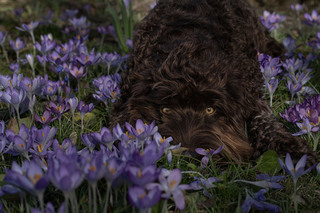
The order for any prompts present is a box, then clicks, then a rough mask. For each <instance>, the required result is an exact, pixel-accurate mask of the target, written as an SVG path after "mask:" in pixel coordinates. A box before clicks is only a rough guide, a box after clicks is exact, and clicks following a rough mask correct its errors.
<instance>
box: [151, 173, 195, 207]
mask: <svg viewBox="0 0 320 213" xmlns="http://www.w3.org/2000/svg"><path fill="white" fill-rule="evenodd" d="M181 179H182V176H181V170H180V169H174V170H172V171H171V172H170V173H169V175H168V177H165V175H164V174H163V173H161V174H160V175H159V184H157V183H154V184H148V186H147V188H149V189H152V188H154V187H155V186H158V187H159V189H160V190H161V191H162V192H163V193H162V195H161V197H162V198H165V199H170V198H171V196H173V200H174V203H175V205H176V207H177V208H178V209H179V210H183V209H184V207H185V201H184V195H183V192H182V191H183V190H186V189H190V186H189V185H185V184H180V182H181Z"/></svg>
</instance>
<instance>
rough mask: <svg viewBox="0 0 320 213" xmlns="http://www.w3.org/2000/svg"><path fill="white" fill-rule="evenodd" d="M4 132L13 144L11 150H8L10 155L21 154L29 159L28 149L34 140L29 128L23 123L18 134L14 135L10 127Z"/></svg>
mask: <svg viewBox="0 0 320 213" xmlns="http://www.w3.org/2000/svg"><path fill="white" fill-rule="evenodd" d="M5 134H6V136H7V138H8V140H9V142H11V143H12V144H13V146H12V150H10V151H9V152H10V153H11V154H12V155H19V154H20V155H22V156H24V157H25V158H27V159H29V154H28V152H29V149H30V147H31V146H32V144H33V142H34V137H33V135H32V134H31V132H30V129H29V128H28V127H26V126H25V125H24V124H22V125H21V127H20V131H19V133H18V135H15V134H14V133H13V132H12V131H11V130H10V129H6V131H5Z"/></svg>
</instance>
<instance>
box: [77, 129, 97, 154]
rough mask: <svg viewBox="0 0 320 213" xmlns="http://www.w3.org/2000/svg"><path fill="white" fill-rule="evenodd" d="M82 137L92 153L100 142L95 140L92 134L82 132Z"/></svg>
mask: <svg viewBox="0 0 320 213" xmlns="http://www.w3.org/2000/svg"><path fill="white" fill-rule="evenodd" d="M80 137H81V140H82V142H83V143H84V144H85V145H86V147H87V148H88V149H89V151H90V153H92V152H93V149H94V148H95V147H96V146H97V144H98V142H97V141H96V140H93V138H92V136H90V135H88V134H82V135H81V136H80Z"/></svg>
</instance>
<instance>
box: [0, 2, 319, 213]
mask: <svg viewBox="0 0 320 213" xmlns="http://www.w3.org/2000/svg"><path fill="white" fill-rule="evenodd" d="M36 2H38V1H30V2H29V3H30V4H28V3H24V2H23V1H20V2H19V1H18V3H16V4H18V5H16V4H15V3H12V2H7V3H6V4H5V5H4V7H2V9H1V10H0V11H1V12H3V14H5V15H3V14H2V15H0V22H1V23H2V24H1V25H2V26H0V30H1V31H4V29H5V30H7V31H8V32H9V38H8V40H9V39H15V38H16V37H22V38H23V39H24V40H25V41H28V43H29V46H28V47H27V48H25V49H24V50H22V52H21V53H20V55H21V56H23V55H25V54H26V53H29V52H31V51H32V47H31V45H30V38H29V35H28V34H27V33H24V32H20V31H17V30H15V26H19V25H21V23H27V22H29V21H31V20H37V19H38V18H40V17H41V14H42V12H43V11H46V10H47V9H48V7H50V8H53V9H54V14H55V18H54V19H53V24H49V25H46V26H42V27H39V28H38V29H36V30H35V34H36V40H37V41H39V40H40V35H42V34H47V33H52V34H53V37H54V38H55V39H56V40H58V41H61V42H62V43H64V42H66V41H67V38H68V37H67V36H66V35H64V34H62V33H61V29H62V27H63V26H64V24H63V23H62V22H61V20H59V18H58V15H59V12H60V11H61V10H62V9H60V7H59V4H60V3H61V4H62V8H69V7H71V8H73V9H75V8H77V7H79V6H83V5H85V4H86V3H87V2H86V1H80V3H77V2H76V1H70V2H65V1H61V0H59V1H56V2H55V3H51V1H41V3H36ZM58 3H59V4H58ZM112 3H114V2H112ZM141 4H142V1H137V3H135V5H134V7H133V8H134V9H137V10H138V9H140V6H141ZM92 5H93V7H92V9H91V11H90V12H89V13H87V12H85V11H84V9H83V8H82V7H81V11H80V13H83V14H86V15H88V17H89V20H90V21H91V22H92V25H91V28H92V29H93V30H92V32H91V33H90V36H89V39H88V43H87V46H88V49H89V50H91V49H92V48H96V49H97V48H98V45H99V44H100V35H99V34H98V33H97V32H96V31H95V30H94V29H95V27H96V26H100V25H102V24H106V23H110V18H109V17H108V16H107V15H106V13H105V11H106V10H105V7H106V4H105V2H103V1H98V0H96V1H94V2H93V3H92ZM113 5H115V4H113ZM18 6H23V7H24V8H25V10H26V12H25V13H24V14H23V16H22V18H20V19H18V18H17V17H15V16H14V15H13V13H12V12H11V11H12V8H17V7H18ZM33 7H34V8H33ZM59 10H60V11H59ZM145 12H146V11H145V10H142V11H139V13H137V15H136V16H135V20H136V21H137V20H138V19H140V18H141V16H142V15H141V14H145ZM288 29H289V30H288ZM290 29H291V28H285V29H284V28H282V29H281V30H280V32H279V34H278V35H279V37H278V38H277V39H278V40H279V41H280V40H281V38H282V37H284V36H285V35H287V34H290V35H292V36H294V33H293V31H291V30H290ZM306 29H307V28H306ZM311 33H312V32H311V31H310V30H309V31H308V32H307V33H306V34H304V33H302V34H301V36H296V37H295V38H296V39H297V43H298V44H302V46H300V48H299V50H300V51H301V52H304V53H308V52H310V51H311V49H310V48H308V47H307V46H306V45H305V44H304V43H305V41H306V40H309V39H310V38H312V36H313V34H311ZM6 48H7V49H8V50H9V51H8V55H9V58H10V59H11V61H13V60H15V53H14V52H13V51H12V50H10V48H9V45H8V42H7V44H6ZM103 50H104V51H107V52H111V51H116V52H120V51H121V50H120V48H119V46H118V45H117V42H116V40H115V39H113V38H112V37H111V36H108V37H106V40H105V44H104V46H103ZM315 54H317V55H319V52H315ZM1 57H2V52H0V60H1V63H0V73H1V75H7V74H11V73H12V72H11V71H10V69H9V68H8V64H6V63H5V60H4V58H1ZM312 68H313V70H314V71H313V78H312V80H311V81H310V83H309V85H307V86H312V87H313V88H314V89H315V90H316V91H317V93H318V94H319V91H320V83H319V82H320V71H319V70H320V60H319V59H317V60H316V61H315V62H314V63H312ZM21 70H22V73H23V74H24V76H29V77H30V76H31V69H30V67H29V66H28V64H26V65H22V67H21ZM36 71H37V73H39V74H42V67H41V66H40V65H39V64H38V65H37V69H36ZM101 71H102V68H101V67H92V68H91V69H90V72H89V75H88V77H87V79H86V80H85V81H82V88H85V89H84V94H83V95H82V96H81V100H84V101H85V102H86V103H90V102H93V103H94V104H95V109H94V111H92V112H91V113H90V114H88V115H87V116H86V117H85V129H84V132H85V133H89V132H99V131H100V129H101V127H102V126H105V125H106V124H107V123H108V121H109V117H108V113H109V110H108V109H107V110H106V109H105V106H104V104H103V103H100V102H98V101H97V100H95V99H93V98H92V93H93V92H94V89H93V88H92V84H90V82H92V80H93V79H94V78H97V77H99V76H101V75H102V74H101ZM49 78H50V79H52V80H58V78H57V76H56V75H55V74H53V73H50V74H49ZM71 86H72V87H73V88H75V87H76V81H75V80H72V82H71ZM266 98H267V99H268V96H266ZM289 99H290V93H289V92H288V90H287V88H286V86H285V84H284V82H281V84H280V85H279V88H278V90H277V91H276V93H275V95H274V98H273V103H274V104H273V109H274V113H275V115H276V116H277V117H278V118H279V119H280V116H279V112H283V111H284V110H285V109H286V108H288V105H286V104H285V103H284V102H285V101H287V100H289ZM39 101H41V103H39V104H38V105H37V108H36V110H35V111H36V113H40V114H42V112H43V106H45V105H47V104H48V101H45V100H43V99H40V100H39ZM6 110H7V108H6V106H5V105H4V104H1V105H0V111H1V112H5V111H6ZM29 117H30V114H29V112H25V113H24V114H22V118H25V119H26V120H25V122H26V123H28V118H29ZM71 119H72V118H71V116H70V114H65V115H64V116H63V118H62V125H61V128H62V130H63V131H62V134H61V135H60V134H59V131H58V132H57V135H56V137H55V138H56V139H57V140H58V141H60V142H61V141H63V140H64V139H65V138H67V137H69V138H71V140H72V141H73V142H74V143H76V144H77V145H78V146H79V147H81V148H83V147H84V145H83V144H82V143H81V139H80V132H81V124H80V116H79V115H78V114H76V128H75V130H73V128H72V123H71ZM8 122H9V119H8V118H7V119H6V127H8ZM285 125H286V126H287V127H288V129H289V130H290V131H291V132H296V131H297V130H298V128H297V127H296V126H294V125H292V124H289V123H285ZM52 126H56V127H57V126H58V121H57V120H56V121H55V122H54V123H52ZM8 128H9V127H8ZM37 128H41V125H38V124H37ZM302 137H305V136H302ZM305 138H306V139H307V140H308V141H309V142H310V144H312V141H310V139H308V138H307V137H305ZM265 156H267V155H265ZM270 156H271V157H269V158H268V159H269V160H270V162H271V163H270V164H268V162H266V160H265V159H264V160H259V159H258V160H256V161H253V160H252V161H249V162H243V163H238V164H236V163H234V162H229V163H228V164H227V165H219V164H217V163H216V162H211V163H210V165H209V166H208V167H206V168H205V169H203V168H201V162H200V161H199V160H197V159H193V158H189V157H186V156H182V155H181V154H174V156H173V162H172V164H169V163H168V162H167V160H166V157H165V156H163V157H162V158H161V159H160V160H159V161H158V162H157V166H159V167H162V168H166V169H169V170H172V169H175V168H180V169H181V171H183V180H182V182H183V183H185V184H188V183H191V182H192V181H194V177H195V176H198V177H199V176H202V177H205V178H208V177H212V176H215V177H219V179H220V180H221V182H219V183H215V185H216V187H214V188H211V189H208V192H209V193H210V194H211V195H212V197H211V198H208V197H206V196H204V195H203V193H202V190H200V191H186V192H185V193H184V195H185V200H186V204H187V205H186V208H185V209H184V210H183V212H241V208H240V207H241V205H242V203H243V201H244V200H245V198H246V192H245V189H248V190H249V191H251V192H257V191H258V190H259V189H260V188H259V187H256V186H252V185H249V184H246V183H240V182H235V181H236V180H249V181H255V180H256V179H255V176H256V175H257V174H260V173H264V172H266V171H267V172H268V173H269V174H270V175H279V174H283V175H284V174H285V173H284V172H283V171H282V170H281V169H280V168H279V165H278V164H277V156H276V155H274V154H270ZM4 158H5V160H4V161H0V181H1V182H0V186H2V185H4V184H5V182H4V181H3V178H4V175H5V169H8V168H10V167H11V163H12V161H18V162H20V161H22V157H21V158H20V157H14V156H11V155H7V154H5V155H4ZM319 179H320V176H319V174H318V173H317V172H316V171H315V170H313V171H311V172H310V173H308V174H306V175H304V176H303V177H301V178H300V179H299V181H298V194H299V195H300V196H301V197H302V198H303V200H304V202H305V203H301V204H299V211H300V212H316V211H319V210H320V184H319V181H320V180H319ZM281 184H282V185H283V186H284V189H282V190H272V189H271V190H269V192H268V193H267V194H266V197H267V202H270V203H273V204H277V205H279V206H280V208H281V211H282V212H294V208H293V203H292V199H291V195H292V193H293V183H292V180H291V179H290V178H287V179H285V180H283V181H281ZM98 189H99V196H100V198H99V196H98V199H101V200H104V194H105V192H106V186H105V182H104V180H102V181H99V182H98ZM126 192H127V189H124V188H123V187H122V188H117V189H113V193H112V199H111V200H112V203H111V204H110V209H109V210H110V211H112V212H136V211H137V210H135V209H134V208H133V207H132V206H131V205H130V204H128V202H127V200H126ZM76 194H77V196H78V203H79V206H80V209H81V212H88V211H89V209H88V202H89V200H88V184H87V182H86V181H84V183H83V184H82V185H81V186H80V187H79V188H77V190H76ZM44 197H45V203H47V202H48V201H50V202H52V203H53V205H54V206H55V208H56V209H57V208H58V207H59V206H60V205H61V203H62V201H63V200H64V198H63V194H62V193H61V191H59V190H57V189H56V188H55V187H54V186H53V185H52V184H49V186H48V188H47V189H46V191H45V196H44ZM26 199H27V201H28V203H29V205H30V206H34V207H37V206H38V202H37V199H36V198H35V197H33V196H27V198H26ZM0 202H1V203H2V204H3V205H4V209H6V210H9V212H25V211H26V208H27V207H26V206H25V204H24V206H23V207H21V206H19V205H16V203H17V202H18V203H19V202H20V199H19V197H18V196H17V195H6V196H4V197H2V198H0ZM163 204H164V201H163V200H162V201H160V202H159V203H158V204H157V205H156V206H155V207H153V209H152V212H161V210H162V206H163ZM102 208H103V207H101V208H100V207H98V211H102ZM167 211H169V212H176V211H177V209H176V208H175V206H174V202H173V201H172V200H169V203H168V209H167ZM0 212H1V210H0ZM253 212H255V211H253Z"/></svg>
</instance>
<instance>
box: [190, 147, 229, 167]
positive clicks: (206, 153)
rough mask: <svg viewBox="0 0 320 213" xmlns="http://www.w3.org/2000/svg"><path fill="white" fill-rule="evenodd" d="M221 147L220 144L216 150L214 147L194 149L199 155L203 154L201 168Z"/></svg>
mask: <svg viewBox="0 0 320 213" xmlns="http://www.w3.org/2000/svg"><path fill="white" fill-rule="evenodd" d="M222 149H223V145H222V146H220V147H219V148H218V149H216V150H214V149H203V148H196V149H195V151H196V153H198V154H199V155H203V156H204V157H202V159H201V162H202V168H206V166H207V165H208V163H209V159H210V158H212V156H213V155H216V154H218V153H220V152H221V150H222Z"/></svg>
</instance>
